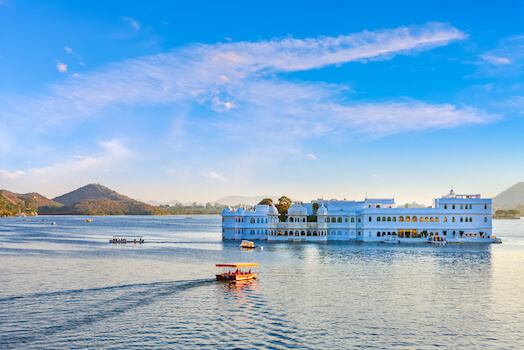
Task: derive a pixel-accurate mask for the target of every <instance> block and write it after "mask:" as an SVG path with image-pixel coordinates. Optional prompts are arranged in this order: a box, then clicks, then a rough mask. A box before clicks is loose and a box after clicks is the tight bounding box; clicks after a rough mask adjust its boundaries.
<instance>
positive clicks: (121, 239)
mask: <svg viewBox="0 0 524 350" xmlns="http://www.w3.org/2000/svg"><path fill="white" fill-rule="evenodd" d="M109 243H123V244H125V243H144V239H143V238H142V236H113V238H111V239H110V240H109Z"/></svg>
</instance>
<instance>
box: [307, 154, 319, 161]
mask: <svg viewBox="0 0 524 350" xmlns="http://www.w3.org/2000/svg"><path fill="white" fill-rule="evenodd" d="M306 157H308V158H309V159H312V160H315V159H317V157H315V155H314V154H308V155H306Z"/></svg>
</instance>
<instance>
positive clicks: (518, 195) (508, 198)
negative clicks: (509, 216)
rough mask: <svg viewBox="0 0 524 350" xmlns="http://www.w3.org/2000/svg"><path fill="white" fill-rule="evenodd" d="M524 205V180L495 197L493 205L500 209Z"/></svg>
mask: <svg viewBox="0 0 524 350" xmlns="http://www.w3.org/2000/svg"><path fill="white" fill-rule="evenodd" d="M518 205H521V206H522V205H524V182H519V183H516V184H515V185H513V186H511V187H510V188H508V189H506V190H504V191H502V192H501V193H499V194H498V195H496V196H495V197H493V206H494V207H495V208H499V209H513V208H516V207H517V206H518Z"/></svg>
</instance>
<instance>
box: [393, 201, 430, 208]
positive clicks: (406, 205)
mask: <svg viewBox="0 0 524 350" xmlns="http://www.w3.org/2000/svg"><path fill="white" fill-rule="evenodd" d="M397 208H427V207H426V206H425V205H424V204H418V203H417V202H412V203H406V204H403V205H397Z"/></svg>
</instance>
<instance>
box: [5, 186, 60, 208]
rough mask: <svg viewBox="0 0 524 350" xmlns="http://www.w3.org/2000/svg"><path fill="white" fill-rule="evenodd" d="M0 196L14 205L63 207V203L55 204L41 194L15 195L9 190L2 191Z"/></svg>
mask: <svg viewBox="0 0 524 350" xmlns="http://www.w3.org/2000/svg"><path fill="white" fill-rule="evenodd" d="M0 196H2V197H4V198H5V199H6V200H7V201H9V202H10V203H13V204H18V203H23V204H25V203H28V204H32V205H34V207H35V208H39V207H43V206H45V205H54V206H58V207H60V206H62V204H61V203H58V202H55V201H53V200H51V199H49V198H47V197H45V196H42V195H41V194H39V193H36V192H32V193H24V194H21V193H14V192H11V191H7V190H0Z"/></svg>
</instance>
